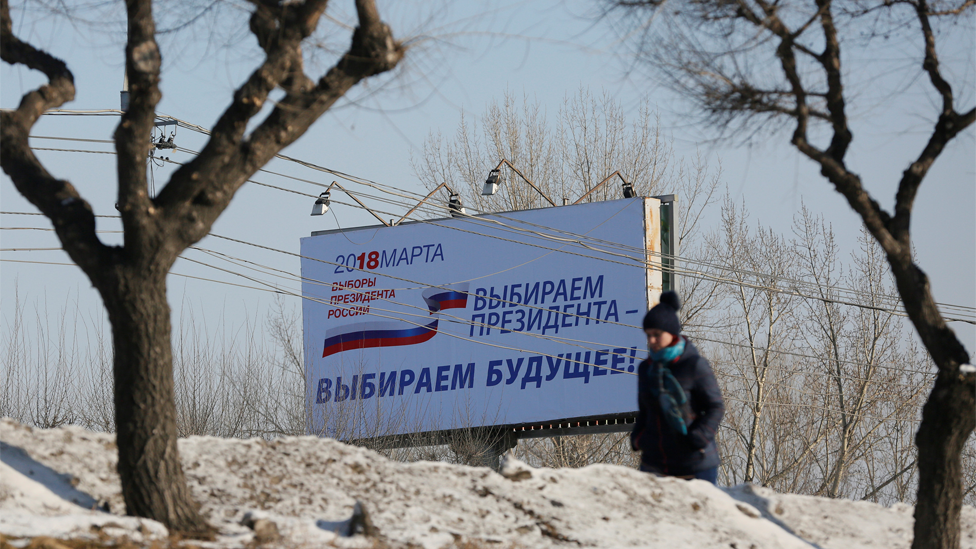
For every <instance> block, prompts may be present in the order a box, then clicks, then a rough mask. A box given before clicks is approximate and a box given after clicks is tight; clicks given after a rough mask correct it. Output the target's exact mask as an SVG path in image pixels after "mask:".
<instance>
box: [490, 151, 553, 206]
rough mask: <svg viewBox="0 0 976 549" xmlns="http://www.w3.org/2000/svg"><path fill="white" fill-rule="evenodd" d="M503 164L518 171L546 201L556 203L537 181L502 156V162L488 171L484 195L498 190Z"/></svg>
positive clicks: (550, 203)
mask: <svg viewBox="0 0 976 549" xmlns="http://www.w3.org/2000/svg"><path fill="white" fill-rule="evenodd" d="M502 166H508V167H509V168H511V169H512V171H513V172H515V173H517V174H518V176H519V177H521V178H522V181H525V182H526V183H528V184H529V186H530V187H532V188H533V189H534V190H535V192H537V193H539V194H540V195H542V198H545V199H546V202H548V203H549V205H550V206H555V205H556V203H555V202H553V201H552V199H551V198H549V195H547V194H546V193H544V192H543V191H542V189H540V188H539V187H536V186H535V183H533V182H532V181H530V180H529V178H528V177H525V174H523V173H522V172H520V171H519V169H518V168H516V167H515V165H514V164H512V163H511V162H509V161H508V160H507V159H505V158H502V160H501V162H499V163H498V165H497V166H495V169H493V170H491V171H490V172H488V179H486V180H485V188H484V189H483V190H482V191H481V195H482V196H490V195H493V194H495V193H496V192H498V176H499V170H501V169H502Z"/></svg>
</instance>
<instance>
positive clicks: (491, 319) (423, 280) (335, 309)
mask: <svg viewBox="0 0 976 549" xmlns="http://www.w3.org/2000/svg"><path fill="white" fill-rule="evenodd" d="M659 207H660V202H659V201H658V200H656V199H653V198H633V199H623V200H614V201H606V202H595V203H590V204H582V205H575V206H563V207H555V208H544V209H538V210H527V211H519V212H506V213H503V214H497V215H496V214H486V215H480V216H471V217H459V218H447V219H437V220H430V221H419V222H412V223H404V224H401V225H397V226H394V227H383V226H378V227H366V228H358V229H351V230H341V231H327V232H322V233H315V234H314V235H313V236H311V237H307V238H303V239H302V240H301V254H302V277H303V283H302V293H303V297H304V298H305V299H303V321H304V338H305V350H306V363H307V364H306V376H307V388H308V389H307V395H306V398H307V400H308V406H309V410H310V411H311V414H310V420H309V430H310V432H312V433H315V434H320V435H325V436H331V437H336V438H340V439H351V438H363V437H372V436H386V435H400V434H408V433H421V432H431V431H442V430H449V429H458V428H467V427H482V426H500V425H522V424H531V423H541V422H547V421H555V420H561V419H571V418H583V417H593V416H602V415H615V414H625V413H629V412H634V411H636V409H637V399H636V381H635V379H634V375H635V372H636V369H637V365H638V364H639V362H640V360H642V359H643V358H644V356H645V355H646V350H645V346H646V344H645V341H644V337H643V334H642V333H641V332H640V330H639V326H640V322H641V319H642V317H643V315H644V313H645V312H646V311H647V309H648V306H649V304H650V303H651V302H652V300H653V302H656V298H657V294H658V293H659V292H660V287H661V271H660V233H659V227H660V223H659V217H658V216H659Z"/></svg>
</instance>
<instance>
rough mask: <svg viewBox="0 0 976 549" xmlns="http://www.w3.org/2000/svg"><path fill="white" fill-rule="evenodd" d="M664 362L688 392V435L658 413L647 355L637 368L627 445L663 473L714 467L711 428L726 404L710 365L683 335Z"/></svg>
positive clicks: (654, 369)
mask: <svg viewBox="0 0 976 549" xmlns="http://www.w3.org/2000/svg"><path fill="white" fill-rule="evenodd" d="M682 337H684V336H682ZM667 366H668V368H669V369H670V370H671V374H672V375H674V377H675V379H676V380H677V381H678V383H679V384H680V385H681V388H682V389H683V390H684V392H685V395H687V397H688V402H687V403H686V404H685V405H684V410H683V411H682V412H683V414H684V417H685V423H686V424H687V426H688V434H687V435H683V434H681V433H680V432H679V431H676V430H675V429H673V428H672V427H671V426H670V425H668V422H667V420H666V419H665V417H664V416H663V414H662V413H661V405H660V403H659V401H658V399H657V368H658V366H657V365H656V364H652V363H651V362H650V359H647V360H645V361H644V362H642V363H641V364H640V367H638V369H637V373H638V382H637V401H638V404H639V406H640V412H639V414H638V416H637V423H636V424H635V425H634V432H633V433H631V435H630V441H631V446H632V447H633V448H634V449H635V450H640V451H641V461H642V462H643V464H644V465H645V466H648V467H649V468H650V469H652V470H655V471H659V472H661V473H662V474H665V475H673V476H688V475H694V474H695V473H697V472H698V471H703V470H705V469H711V468H712V467H718V465H719V457H718V449H717V448H716V446H715V432H716V431H717V430H718V424H719V422H721V421H722V415H723V414H724V413H725V403H724V402H723V401H722V392H721V390H719V388H718V383H717V382H716V381H715V374H714V373H713V372H712V368H711V366H709V364H708V361H707V360H705V359H704V358H702V357H701V356H700V355H699V354H698V349H696V348H695V346H694V345H692V344H691V342H690V341H688V338H685V350H684V352H683V353H682V354H681V356H679V357H678V358H676V359H674V361H672V362H671V363H670V364H668V365H667Z"/></svg>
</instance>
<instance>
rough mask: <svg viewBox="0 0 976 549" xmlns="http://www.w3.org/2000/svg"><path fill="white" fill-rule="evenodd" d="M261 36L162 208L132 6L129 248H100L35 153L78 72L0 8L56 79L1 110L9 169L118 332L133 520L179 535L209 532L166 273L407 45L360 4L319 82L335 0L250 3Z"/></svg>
mask: <svg viewBox="0 0 976 549" xmlns="http://www.w3.org/2000/svg"><path fill="white" fill-rule="evenodd" d="M251 3H252V4H253V12H252V13H251V16H250V24H249V27H250V31H251V33H252V34H253V35H254V37H255V38H256V39H257V42H258V45H259V46H260V47H261V49H262V50H263V52H264V58H263V59H262V60H261V61H260V64H259V65H258V66H257V67H256V68H255V69H254V71H253V72H252V73H251V74H250V76H249V77H248V78H247V80H246V81H245V82H244V84H243V85H241V86H240V87H239V88H238V89H237V90H236V92H235V93H234V95H233V98H232V101H231V104H230V106H229V107H228V108H227V109H226V110H225V111H224V112H223V114H222V115H221V116H220V117H219V119H218V120H217V123H216V124H215V126H214V127H213V129H212V132H211V136H210V139H209V141H208V142H207V144H206V146H205V147H204V149H203V151H202V152H201V153H200V154H199V156H197V157H196V158H194V159H193V160H191V161H190V162H187V163H186V164H184V165H183V166H181V167H180V168H179V169H178V170H176V172H175V173H174V174H173V176H172V178H171V179H170V181H169V182H168V183H167V184H166V186H165V187H164V188H163V189H162V191H161V192H160V193H159V194H158V195H157V196H156V197H150V196H149V193H148V189H147V170H146V157H147V154H148V153H149V149H150V146H151V145H150V133H151V131H152V129H153V123H154V119H155V114H156V113H155V109H156V105H157V104H158V102H159V100H160V98H161V93H160V89H159V81H160V70H161V67H162V56H161V54H160V49H159V47H158V45H157V42H156V26H155V21H154V18H153V10H152V7H153V6H152V2H151V1H150V0H127V2H126V15H127V20H128V39H127V44H126V48H125V58H126V71H127V74H128V81H129V94H130V103H129V108H128V110H127V111H126V112H125V113H124V114H123V115H122V119H121V121H120V123H119V125H118V127H117V128H116V131H115V148H116V152H117V154H118V156H117V158H118V162H117V169H118V208H119V212H120V214H121V218H122V225H123V229H124V232H125V236H124V244H123V245H122V246H108V245H105V244H103V243H102V242H101V241H100V240H99V238H98V236H96V234H95V217H94V214H93V212H92V208H91V206H90V205H89V203H88V202H87V201H85V200H84V199H83V198H82V197H81V195H80V194H79V193H78V192H77V190H76V189H75V187H74V186H72V185H71V183H69V182H68V181H64V180H60V179H57V178H55V177H54V176H52V175H51V174H50V173H49V172H48V171H47V170H46V169H45V168H44V166H43V165H42V164H41V162H40V161H39V160H38V159H37V158H36V157H35V156H34V154H33V152H32V151H31V149H30V146H29V145H28V135H29V134H30V130H31V128H32V127H33V126H34V124H35V123H36V122H37V120H38V119H39V118H40V116H41V115H42V114H43V113H44V112H45V111H47V110H49V109H53V108H57V107H60V106H61V105H63V104H65V103H67V102H69V101H71V100H72V99H73V98H74V94H75V87H74V77H73V75H72V73H71V71H70V70H69V69H68V67H67V65H66V64H65V63H64V62H63V61H61V60H59V59H57V58H55V57H54V56H52V55H51V54H49V53H47V52H45V51H42V50H39V49H37V48H35V47H33V46H31V45H30V44H28V43H25V42H23V41H21V40H20V39H19V38H17V37H16V36H15V35H14V32H13V22H12V21H11V16H10V7H9V5H8V0H0V16H2V19H0V39H2V43H0V47H2V58H3V61H4V62H6V63H9V64H11V65H14V64H22V65H24V66H26V67H28V68H30V69H33V70H38V71H41V72H42V73H44V75H45V76H46V77H47V80H48V82H47V84H45V85H43V86H41V87H40V88H38V89H36V90H33V91H31V92H29V93H27V94H26V95H24V97H23V98H22V100H21V102H20V105H19V107H18V108H17V109H16V110H10V111H4V112H3V113H2V119H0V123H2V127H0V132H2V134H0V164H2V166H3V170H4V171H5V172H6V173H7V175H9V176H10V179H11V180H13V183H14V185H15V186H16V187H17V190H18V191H20V193H21V194H23V195H24V196H25V197H26V198H27V199H28V200H29V201H30V202H31V203H32V204H34V205H35V206H36V207H37V208H38V209H39V210H40V211H41V212H42V213H43V214H44V215H46V216H47V217H48V218H49V219H50V220H51V222H52V224H53V225H54V228H55V230H56V231H57V235H58V238H59V239H60V241H61V245H62V246H63V248H64V249H65V251H66V252H67V253H68V255H69V256H70V257H71V259H72V260H73V261H74V262H75V263H77V264H78V266H79V267H80V268H81V269H82V270H83V271H84V272H85V274H86V275H88V278H89V279H91V282H92V284H93V285H94V287H95V288H96V289H97V290H98V292H99V294H100V295H101V297H102V300H103V302H104V303H105V308H106V310H107V311H108V315H109V320H110V322H111V324H112V338H113V344H114V349H115V356H114V367H113V370H114V381H115V388H114V396H115V418H116V433H117V437H118V438H117V442H118V449H119V462H118V471H119V477H120V478H121V481H122V495H123V497H124V499H125V505H126V512H127V513H128V514H130V515H136V516H142V517H147V518H152V519H155V520H158V521H160V522H162V523H163V524H165V525H166V526H167V527H169V528H171V529H173V530H176V531H182V532H195V533H203V532H206V531H207V530H208V529H209V526H208V525H207V524H206V522H205V521H204V519H203V518H202V517H201V516H200V514H199V512H198V511H197V510H196V507H195V506H194V505H193V502H192V501H191V499H190V494H189V490H188V488H187V485H186V480H185V477H184V475H183V471H182V469H181V466H180V461H179V454H178V452H177V446H176V441H177V429H176V407H175V405H174V395H173V356H172V349H171V344H170V331H171V326H170V310H169V305H168V303H167V301H166V275H167V273H168V272H169V270H170V267H171V266H172V265H173V262H174V261H176V259H177V258H178V257H179V255H180V254H181V253H182V252H183V251H184V250H185V249H186V248H187V247H188V246H190V245H192V244H194V243H195V242H197V241H199V240H200V239H202V238H203V237H204V236H206V235H207V233H208V232H209V231H210V228H211V226H212V225H213V223H214V222H215V221H216V220H217V218H218V216H220V214H221V212H223V211H224V209H225V208H226V207H227V206H228V204H230V201H231V199H232V198H233V197H234V194H235V192H236V191H237V190H238V189H240V187H241V186H242V185H243V184H244V182H245V181H246V180H247V179H248V178H249V177H251V175H252V174H254V173H255V172H256V171H257V170H258V169H259V168H260V167H262V166H263V165H264V164H265V163H267V162H268V161H269V160H271V158H273V157H274V155H275V154H277V153H278V152H279V151H280V150H281V149H283V148H284V147H286V146H288V145H289V144H291V143H292V142H294V141H295V140H296V139H298V138H299V137H300V136H301V135H302V134H304V133H305V131H306V130H308V128H309V126H311V125H312V123H313V122H315V121H316V120H317V119H318V118H319V117H320V116H321V115H322V114H323V113H325V112H326V111H327V110H329V108H330V107H332V105H333V104H334V103H335V102H336V101H337V100H338V99H339V98H341V97H342V96H343V95H344V94H345V93H346V92H347V91H349V90H350V89H351V88H352V87H353V86H355V85H356V84H357V83H358V82H359V81H361V80H363V79H364V78H368V77H370V76H373V75H376V74H379V73H382V72H385V71H388V70H390V69H392V68H393V67H395V66H396V65H397V63H398V62H399V61H400V59H401V58H402V57H403V53H404V48H403V47H402V46H401V44H400V43H399V42H397V41H396V40H395V39H394V38H393V35H392V33H391V31H390V29H389V27H388V26H387V25H386V24H384V23H383V22H382V21H381V20H380V16H379V13H378V11H377V9H376V6H375V3H374V1H373V0H356V14H357V17H358V26H357V28H356V29H355V31H354V32H353V35H352V43H351V45H350V46H349V48H348V50H347V51H346V52H345V53H344V54H343V55H342V56H341V57H340V58H339V60H338V62H336V64H335V65H334V66H333V67H332V68H330V69H329V70H328V72H326V73H325V75H324V76H322V77H321V78H319V79H318V80H313V79H312V78H311V77H309V76H308V75H307V74H306V73H305V69H304V66H303V57H302V49H301V46H302V43H303V41H304V40H305V39H306V38H308V37H309V36H310V35H311V34H312V33H313V31H315V29H316V27H317V26H318V24H319V20H320V18H321V17H322V14H323V13H324V11H325V8H326V4H327V1H326V0H305V1H296V2H286V3H281V2H277V1H274V0H252V2H251ZM276 89H280V90H281V91H282V92H283V94H282V95H283V97H281V98H280V99H278V100H277V102H276V103H275V105H274V108H273V109H272V110H271V113H270V114H269V115H268V116H267V117H266V118H265V119H263V120H262V121H260V123H258V124H257V126H256V127H254V128H253V129H252V130H251V131H249V132H248V131H247V129H248V127H247V126H248V122H250V121H251V120H252V119H254V117H255V116H256V115H257V114H258V113H259V112H261V110H262V107H263V106H264V104H265V102H266V101H268V98H269V94H270V93H271V92H272V91H274V90H276Z"/></svg>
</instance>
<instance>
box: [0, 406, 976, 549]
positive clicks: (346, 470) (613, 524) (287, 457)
mask: <svg viewBox="0 0 976 549" xmlns="http://www.w3.org/2000/svg"><path fill="white" fill-rule="evenodd" d="M0 441H2V443H3V445H2V447H0V459H2V464H0V467H2V468H0V534H3V535H5V536H7V537H8V539H10V540H13V541H12V542H13V543H14V544H15V545H21V546H22V545H23V544H24V541H20V542H18V541H16V538H29V537H32V536H38V535H48V536H53V537H59V538H84V537H89V538H92V537H96V536H97V535H98V534H101V535H102V536H106V535H108V536H112V537H116V538H117V537H120V536H123V535H125V536H127V537H128V538H129V539H130V540H132V541H135V542H137V543H143V542H148V541H151V540H154V539H162V538H165V536H166V530H165V528H163V527H162V526H161V525H159V524H158V523H155V522H153V521H149V520H145V519H135V518H130V517H124V516H119V515H121V514H123V513H124V504H123V502H122V499H121V495H120V490H119V482H118V476H117V474H116V473H115V446H114V436H112V435H106V434H100V433H90V432H87V431H84V430H82V429H80V428H76V427H67V428H62V429H52V430H36V429H31V428H29V427H25V426H21V425H19V424H17V423H14V422H12V421H9V420H2V421H0ZM180 453H181V456H182V458H183V463H184V469H185V472H186V475H187V478H188V481H189V483H190V487H191V490H192V491H193V495H194V497H195V498H196V500H197V501H198V502H200V503H201V505H202V510H203V512H204V513H205V515H206V516H207V517H208V519H209V520H210V521H211V523H212V524H214V525H215V526H217V527H218V528H219V529H220V536H219V537H218V539H217V541H215V542H213V543H205V544H203V545H204V546H209V547H240V546H243V545H245V544H247V543H249V542H250V541H252V540H253V539H254V537H255V530H257V531H258V533H259V535H260V541H262V542H267V544H266V546H268V547H295V546H304V547H317V546H321V545H323V544H328V543H334V544H335V545H337V546H340V547H373V546H380V547H385V546H389V547H416V546H420V547H425V548H442V547H462V546H467V547H581V546H582V547H661V548H665V547H666V548H669V549H685V548H688V549H690V548H702V547H723V548H737V549H747V548H750V547H755V548H757V549H758V548H780V547H782V548H794V547H795V548H809V547H819V548H821V549H829V548H837V549H841V548H843V549H847V548H851V547H886V548H902V547H904V548H907V547H909V545H910V540H911V528H912V508H911V507H909V506H906V505H898V506H895V507H894V508H891V509H887V508H884V507H881V506H879V505H875V504H872V503H866V502H852V501H846V500H830V499H824V498H815V497H808V496H795V495H788V494H778V493H776V492H773V491H771V490H767V489H763V488H758V487H751V486H737V487H734V488H729V489H719V488H715V487H714V486H712V485H710V484H708V483H705V482H701V481H683V480H676V479H670V478H656V477H654V476H652V475H647V474H643V473H640V472H638V471H635V470H632V469H627V468H623V467H616V466H606V465H595V466H590V467H586V468H583V469H576V470H574V469H533V468H530V467H528V466H525V465H524V464H521V463H519V462H517V461H515V460H511V461H510V462H509V463H508V464H507V466H506V470H505V471H503V472H504V473H505V475H504V476H503V475H499V474H496V473H494V472H492V471H490V470H489V469H485V468H475V467H463V466H457V465H448V464H443V463H431V462H422V463H412V464H404V463H397V462H393V461H390V460H387V459H386V458H383V457H382V456H380V455H378V454H375V453H373V452H370V451H368V450H364V449H362V448H357V447H353V446H347V445H344V444H341V443H338V442H335V441H333V440H327V439H317V438H312V437H298V438H283V439H278V440H275V441H272V442H267V441H263V440H257V439H252V440H228V439H218V438H208V437H193V438H189V439H185V440H181V441H180ZM357 500H358V501H359V502H361V504H362V506H363V507H364V508H365V509H366V511H367V512H368V514H369V518H370V520H371V523H372V526H373V529H372V531H371V535H372V538H367V537H365V536H361V535H360V536H353V537H338V536H337V535H336V534H335V533H333V531H334V530H339V531H342V530H344V529H345V527H346V526H347V525H346V524H344V521H347V520H348V519H349V518H350V516H351V515H352V509H353V506H354V505H355V502H356V501H357ZM102 509H107V510H108V511H110V512H106V511H105V510H102ZM256 521H257V523H260V524H257V526H256V527H255V530H252V528H249V527H247V526H244V525H242V523H248V524H251V525H252V527H253V526H255V524H256ZM963 524H964V526H963V547H967V548H976V509H974V508H971V507H967V508H964V510H963ZM269 525H273V526H271V527H270V529H269ZM377 541H378V542H379V543H378V544H377V543H375V542H377ZM466 544H467V545H466Z"/></svg>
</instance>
